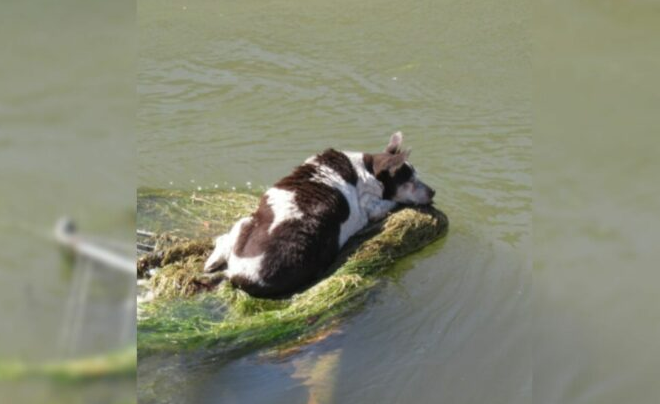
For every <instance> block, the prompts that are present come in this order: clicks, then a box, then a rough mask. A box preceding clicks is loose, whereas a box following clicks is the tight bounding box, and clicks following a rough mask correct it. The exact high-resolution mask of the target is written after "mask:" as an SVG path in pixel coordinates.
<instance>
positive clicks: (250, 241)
mask: <svg viewBox="0 0 660 404" xmlns="http://www.w3.org/2000/svg"><path fill="white" fill-rule="evenodd" d="M402 142H403V135H402V134H401V132H397V133H395V134H393V135H392V137H391V139H390V142H389V144H388V145H387V148H386V149H385V152H384V153H377V154H367V153H357V152H339V151H336V150H334V149H328V150H326V151H324V152H323V153H321V154H318V155H316V156H313V157H310V158H309V159H307V160H306V161H305V162H304V163H303V164H302V165H301V166H299V167H297V168H296V169H295V170H294V171H293V173H292V174H291V175H289V176H287V177H284V178H282V179H281V180H280V181H279V182H277V183H276V184H275V185H274V186H273V187H272V188H270V189H269V190H268V191H267V192H266V193H265V194H264V195H263V197H262V198H261V202H260V204H259V208H258V209H257V211H256V212H254V213H253V214H252V216H250V217H246V218H243V219H241V220H239V221H238V222H237V223H236V224H235V225H234V227H233V228H232V229H231V231H230V232H229V233H227V234H225V235H222V236H220V237H218V238H217V239H216V241H215V249H214V251H213V253H212V254H211V256H210V257H209V258H208V260H207V261H206V263H205V265H204V271H205V272H212V271H215V270H218V269H221V268H223V267H224V265H225V264H226V272H225V273H224V276H225V277H226V278H227V279H229V280H230V281H231V283H232V284H233V285H234V286H236V287H238V288H241V289H243V290H245V291H246V292H247V293H249V294H250V295H253V296H262V297H272V296H280V295H285V294H290V293H292V292H295V291H296V290H298V289H300V288H301V287H303V286H306V285H308V284H310V283H311V282H313V281H314V280H315V279H317V278H318V277H319V276H320V275H322V274H323V273H324V272H325V271H326V270H327V269H328V267H329V266H330V264H332V262H333V261H334V260H335V259H336V258H337V255H338V253H339V250H340V249H341V247H342V246H343V245H344V244H345V243H346V241H347V240H348V239H349V238H350V237H351V236H352V235H354V234H355V233H357V232H358V231H360V230H361V229H362V228H364V227H365V226H366V225H367V224H368V223H369V222H370V221H376V220H379V219H382V218H384V217H385V216H386V215H387V213H388V212H390V211H391V210H392V209H393V208H394V207H395V206H396V205H397V203H401V204H430V203H431V202H432V200H433V196H434V195H435V191H434V190H433V189H431V188H430V187H429V186H427V185H426V184H424V183H423V182H421V181H420V180H419V179H418V178H417V176H416V174H415V169H414V168H413V166H412V165H411V164H410V163H408V162H407V159H408V155H409V154H410V151H403V150H402V148H401V145H402Z"/></svg>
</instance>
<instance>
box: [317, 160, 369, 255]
mask: <svg viewBox="0 0 660 404" xmlns="http://www.w3.org/2000/svg"><path fill="white" fill-rule="evenodd" d="M307 164H313V165H315V166H316V169H317V170H318V173H317V174H315V175H314V177H312V181H316V182H320V183H322V184H325V185H328V186H329V187H332V188H334V189H336V190H338V191H339V192H341V193H342V195H344V198H346V202H348V208H349V213H348V219H346V221H345V222H344V223H342V224H341V227H340V229H339V240H338V242H339V247H340V248H341V247H342V246H343V245H344V244H345V243H346V241H347V240H348V239H349V238H350V237H351V236H352V235H354V234H355V233H357V232H358V231H360V230H361V229H362V228H363V227H364V226H365V225H366V224H367V222H368V219H367V217H366V216H365V215H364V214H363V212H362V209H361V208H360V198H359V192H358V189H357V188H356V187H354V186H353V185H351V184H349V183H348V182H346V181H345V180H344V178H343V177H342V176H341V175H339V173H338V172H336V171H335V170H333V169H332V168H330V167H328V166H325V165H322V164H318V163H317V162H316V161H315V160H312V159H308V160H307Z"/></svg>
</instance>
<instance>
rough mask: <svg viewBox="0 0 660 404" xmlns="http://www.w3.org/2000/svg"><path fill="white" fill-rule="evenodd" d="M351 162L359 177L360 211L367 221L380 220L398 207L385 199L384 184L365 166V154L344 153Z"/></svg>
mask: <svg viewBox="0 0 660 404" xmlns="http://www.w3.org/2000/svg"><path fill="white" fill-rule="evenodd" d="M344 154H346V155H347V156H348V158H349V159H350V160H351V163H352V164H353V168H354V169H355V172H356V173H357V176H358V184H357V189H358V195H359V204H360V209H362V214H363V215H364V216H366V217H367V220H380V219H382V218H383V217H385V215H387V213H388V212H390V211H391V210H392V209H394V207H395V206H396V203H395V202H392V201H388V200H384V199H383V191H384V187H383V184H382V183H381V182H380V181H378V180H377V179H376V177H374V175H373V174H372V173H370V172H369V170H367V168H366V167H365V166H364V153H360V152H344Z"/></svg>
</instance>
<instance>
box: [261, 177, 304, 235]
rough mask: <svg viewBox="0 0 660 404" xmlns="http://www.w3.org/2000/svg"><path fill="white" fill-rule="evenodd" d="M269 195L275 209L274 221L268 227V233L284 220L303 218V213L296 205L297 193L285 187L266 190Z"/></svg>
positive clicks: (269, 200) (269, 201)
mask: <svg viewBox="0 0 660 404" xmlns="http://www.w3.org/2000/svg"><path fill="white" fill-rule="evenodd" d="M266 195H267V196H268V205H269V206H270V208H271V209H272V211H273V223H271V224H270V227H269V228H268V233H269V234H270V233H272V232H273V230H274V229H275V228H276V227H277V226H278V225H279V224H280V223H282V222H284V221H287V220H292V219H302V217H303V213H302V212H301V211H300V209H298V205H296V201H295V196H296V195H295V194H294V193H293V192H291V191H285V190H283V189H278V188H271V189H269V190H268V192H266Z"/></svg>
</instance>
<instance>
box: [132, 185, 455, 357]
mask: <svg viewBox="0 0 660 404" xmlns="http://www.w3.org/2000/svg"><path fill="white" fill-rule="evenodd" d="M220 195H221V196H219V198H218V199H215V201H216V203H218V205H219V208H220V209H221V208H222V207H221V205H220V204H221V203H222V196H223V195H227V194H226V193H223V194H220ZM223 217H225V218H227V217H232V220H233V218H234V215H229V216H227V215H225V216H223ZM238 217H241V216H238ZM238 217H237V218H238ZM229 225H231V223H227V224H225V227H228V226H229ZM447 225H448V222H447V218H446V216H445V215H444V214H443V213H442V212H440V211H438V210H436V209H434V208H431V207H423V208H414V209H413V208H405V209H402V210H399V211H397V212H395V213H393V214H392V215H390V216H389V217H388V218H387V219H386V220H384V221H382V222H380V223H378V224H376V225H373V226H371V227H370V228H369V229H368V230H366V231H363V232H362V233H361V234H360V235H358V236H356V237H354V238H352V239H351V240H350V241H349V243H348V244H347V246H346V247H345V248H344V249H343V250H342V253H341V256H340V257H339V258H338V260H337V262H336V264H335V265H334V266H333V268H331V270H330V271H329V273H330V275H329V276H327V277H326V278H324V279H322V280H320V281H319V282H318V283H316V284H315V285H314V286H312V287H311V288H309V289H307V290H305V291H303V292H301V293H298V294H295V295H293V296H291V297H290V298H288V299H281V300H272V299H258V298H254V297H251V296H249V295H247V294H246V293H245V292H243V291H241V290H237V289H234V288H232V287H231V285H230V284H229V283H228V282H222V283H219V284H218V282H220V280H221V279H216V281H217V282H215V283H214V282H213V281H212V282H208V281H207V279H206V278H205V277H204V275H203V274H202V273H201V268H202V264H203V261H204V259H205V258H206V256H207V254H208V253H209V251H210V250H208V249H207V250H203V252H202V253H198V252H199V251H202V250H201V249H200V250H196V251H197V252H195V253H193V254H180V255H178V254H173V253H170V251H166V252H165V253H164V254H165V255H167V254H170V255H176V256H177V257H179V259H178V260H177V261H174V262H169V263H168V264H167V265H165V266H164V267H163V269H162V270H161V271H160V272H159V273H158V274H157V275H156V276H154V277H153V278H152V279H151V281H150V282H151V285H152V288H153V292H154V294H155V296H156V299H155V300H154V301H153V302H151V303H148V304H146V305H145V306H143V307H142V308H141V313H142V316H141V319H140V321H139V323H138V331H139V332H138V352H139V354H140V355H143V354H149V353H151V352H160V351H169V352H177V351H181V350H189V349H196V348H201V347H204V348H205V349H206V350H207V351H210V352H211V353H221V354H223V355H231V354H237V355H238V354H241V353H242V352H246V351H248V350H252V349H258V348H262V347H267V346H276V345H280V346H281V345H282V344H289V345H290V344H296V343H297V342H303V341H305V340H309V339H310V338H313V336H314V335H317V334H318V333H321V332H327V331H328V330H329V329H331V328H333V327H336V326H337V324H338V323H339V321H340V320H341V318H343V317H345V316H347V315H349V314H351V313H352V312H354V311H355V310H356V309H357V308H358V307H360V306H361V305H362V304H364V302H365V301H367V299H368V298H369V296H371V294H372V292H373V291H375V290H376V288H377V287H378V285H379V284H381V282H382V281H383V277H382V275H383V274H384V273H386V271H387V270H388V269H389V268H391V267H392V264H393V263H394V262H396V260H398V259H400V258H402V257H404V256H406V255H408V254H410V253H412V252H414V251H416V250H419V249H420V248H422V247H424V246H426V245H428V244H429V243H431V242H433V241H434V240H436V239H438V238H439V237H441V236H442V235H443V234H444V233H445V232H446V230H447ZM186 243H188V244H185V245H189V243H190V242H186ZM171 248H173V249H176V248H181V249H184V250H186V248H185V247H184V244H182V245H174V246H172V247H171ZM187 251H188V250H187ZM205 281H206V282H207V283H206V284H203V282H205Z"/></svg>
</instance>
